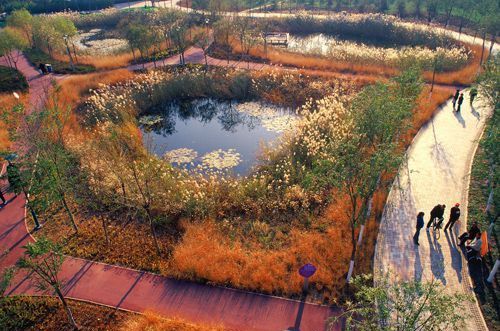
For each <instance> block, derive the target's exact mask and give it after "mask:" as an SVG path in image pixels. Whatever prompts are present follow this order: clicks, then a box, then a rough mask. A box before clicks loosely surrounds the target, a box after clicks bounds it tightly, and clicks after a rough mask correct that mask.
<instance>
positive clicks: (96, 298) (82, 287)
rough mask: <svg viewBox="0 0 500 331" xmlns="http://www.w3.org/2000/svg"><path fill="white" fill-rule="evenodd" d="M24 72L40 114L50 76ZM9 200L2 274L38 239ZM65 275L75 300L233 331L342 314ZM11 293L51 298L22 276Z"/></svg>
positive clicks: (117, 270) (102, 271)
mask: <svg viewBox="0 0 500 331" xmlns="http://www.w3.org/2000/svg"><path fill="white" fill-rule="evenodd" d="M2 61H3V59H0V63H2ZM18 68H19V70H21V71H22V72H23V73H24V74H25V75H26V76H27V77H28V80H29V81H30V92H31V93H30V102H31V109H32V110H36V109H37V107H38V106H40V105H41V104H42V103H43V101H44V99H43V97H42V96H44V95H46V94H45V93H41V91H45V90H46V89H47V88H48V86H50V84H49V79H50V76H40V75H39V74H38V73H37V72H36V70H34V69H33V68H32V67H31V66H30V65H29V63H28V61H27V60H26V58H25V57H22V58H21V60H20V63H19V65H18ZM1 185H2V186H3V189H5V188H6V185H7V183H5V181H2V183H1ZM6 198H7V200H8V203H7V205H5V206H3V207H2V208H1V209H0V252H1V254H0V271H3V270H4V269H5V268H7V267H10V266H12V265H14V264H15V263H16V261H17V260H18V259H19V258H20V257H21V256H22V255H23V252H24V249H23V248H22V246H24V245H26V244H27V243H29V242H31V241H33V238H32V237H31V236H30V234H29V233H28V231H27V228H26V223H25V200H24V198H23V197H21V196H17V197H14V196H13V195H12V194H10V193H8V194H6ZM59 276H60V278H61V279H62V280H64V281H67V282H68V283H67V286H66V287H65V289H64V292H65V294H66V295H67V296H68V297H70V298H74V299H78V300H83V301H89V302H94V303H98V304H103V305H108V306H111V307H116V308H120V309H127V310H132V311H136V312H142V311H145V310H152V311H156V312H159V313H160V314H162V315H165V316H168V317H180V318H183V319H186V320H188V321H193V322H199V323H211V324H212V323H213V324H222V325H224V326H225V327H227V328H228V329H231V330H245V331H247V330H248V331H253V330H255V331H276V330H285V329H290V330H292V329H294V330H298V329H299V327H300V330H302V331H321V330H326V324H325V321H326V320H327V319H328V317H330V316H333V315H334V314H337V313H338V310H337V309H335V308H332V307H327V306H322V305H314V304H308V303H304V302H301V301H296V300H288V299H283V298H278V297H272V296H267V295H261V294H257V293H250V292H244V291H239V290H233V289H228V288H223V287H215V286H208V285H202V284H196V283H191V282H185V281H180V280H175V279H169V278H166V277H162V276H158V275H154V274H150V273H145V272H141V271H137V270H131V269H127V268H121V267H118V266H113V265H107V264H102V263H97V262H93V261H88V260H83V259H79V258H73V257H68V258H67V259H66V261H65V263H64V265H63V267H62V271H61V273H60V275H59ZM7 293H8V294H9V295H17V294H27V295H33V294H35V295H36V294H51V293H40V292H38V291H37V290H36V289H35V287H34V285H33V284H32V282H31V280H30V279H29V278H27V277H26V275H25V274H23V273H21V272H19V273H18V274H17V275H16V277H15V278H14V281H13V282H12V285H11V286H10V287H9V289H8V290H7ZM338 329H340V328H339V327H338V326H335V327H334V330H338Z"/></svg>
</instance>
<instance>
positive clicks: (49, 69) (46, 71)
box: [38, 63, 52, 75]
mask: <svg viewBox="0 0 500 331" xmlns="http://www.w3.org/2000/svg"><path fill="white" fill-rule="evenodd" d="M38 69H40V71H41V72H42V75H47V74H50V73H51V72H52V66H51V65H50V64H48V65H47V64H44V63H40V64H39V65H38Z"/></svg>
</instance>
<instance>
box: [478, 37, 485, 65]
mask: <svg viewBox="0 0 500 331" xmlns="http://www.w3.org/2000/svg"><path fill="white" fill-rule="evenodd" d="M485 42H486V30H484V32H483V47H481V61H480V62H479V66H482V65H483V56H484V44H485Z"/></svg>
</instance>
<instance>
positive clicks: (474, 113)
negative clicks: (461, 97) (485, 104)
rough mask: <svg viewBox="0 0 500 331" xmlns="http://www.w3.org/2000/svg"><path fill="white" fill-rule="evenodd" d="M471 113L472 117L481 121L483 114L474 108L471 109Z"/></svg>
mask: <svg viewBox="0 0 500 331" xmlns="http://www.w3.org/2000/svg"><path fill="white" fill-rule="evenodd" d="M470 111H471V113H472V115H473V116H474V117H475V118H477V120H478V121H479V120H480V119H481V114H480V113H479V112H478V111H476V108H474V106H471V107H470Z"/></svg>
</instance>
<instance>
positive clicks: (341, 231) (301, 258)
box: [172, 217, 350, 298]
mask: <svg viewBox="0 0 500 331" xmlns="http://www.w3.org/2000/svg"><path fill="white" fill-rule="evenodd" d="M326 222H327V223H329V224H328V225H327V228H326V230H325V231H324V232H320V231H307V230H299V229H292V230H291V231H290V233H289V234H288V236H289V245H285V247H282V248H280V249H274V250H273V249H265V248H262V247H260V246H259V245H258V244H252V241H251V240H248V238H247V239H246V240H245V242H243V240H240V239H235V240H231V239H229V238H228V236H224V235H223V234H222V232H221V230H220V229H219V227H218V225H217V224H216V223H215V222H214V221H211V220H207V221H204V222H200V223H186V224H184V226H185V230H186V232H185V234H184V237H183V239H182V241H181V242H180V243H179V244H178V245H177V246H176V247H175V249H174V252H173V255H172V267H173V270H174V273H175V275H176V276H177V277H182V278H188V279H206V280H210V281H213V282H216V283H219V284H231V285H232V286H235V287H238V288H244V289H249V290H255V291H261V292H264V293H273V294H285V295H293V294H299V293H300V291H301V284H302V278H301V277H300V275H299V274H298V269H299V268H300V267H301V266H302V265H303V264H305V263H308V262H310V263H313V264H314V265H316V266H317V268H318V271H317V272H316V274H315V275H314V276H313V277H311V283H312V284H313V285H315V286H316V288H317V290H321V291H322V293H323V294H324V295H325V297H327V298H330V297H336V296H337V295H338V293H339V291H340V288H341V286H342V285H343V284H344V281H343V277H344V274H345V273H346V272H347V268H348V265H349V257H350V248H349V246H350V244H349V243H350V241H349V233H348V232H347V231H346V223H345V217H344V218H341V219H328V220H327V221H326ZM281 235H284V234H281Z"/></svg>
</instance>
